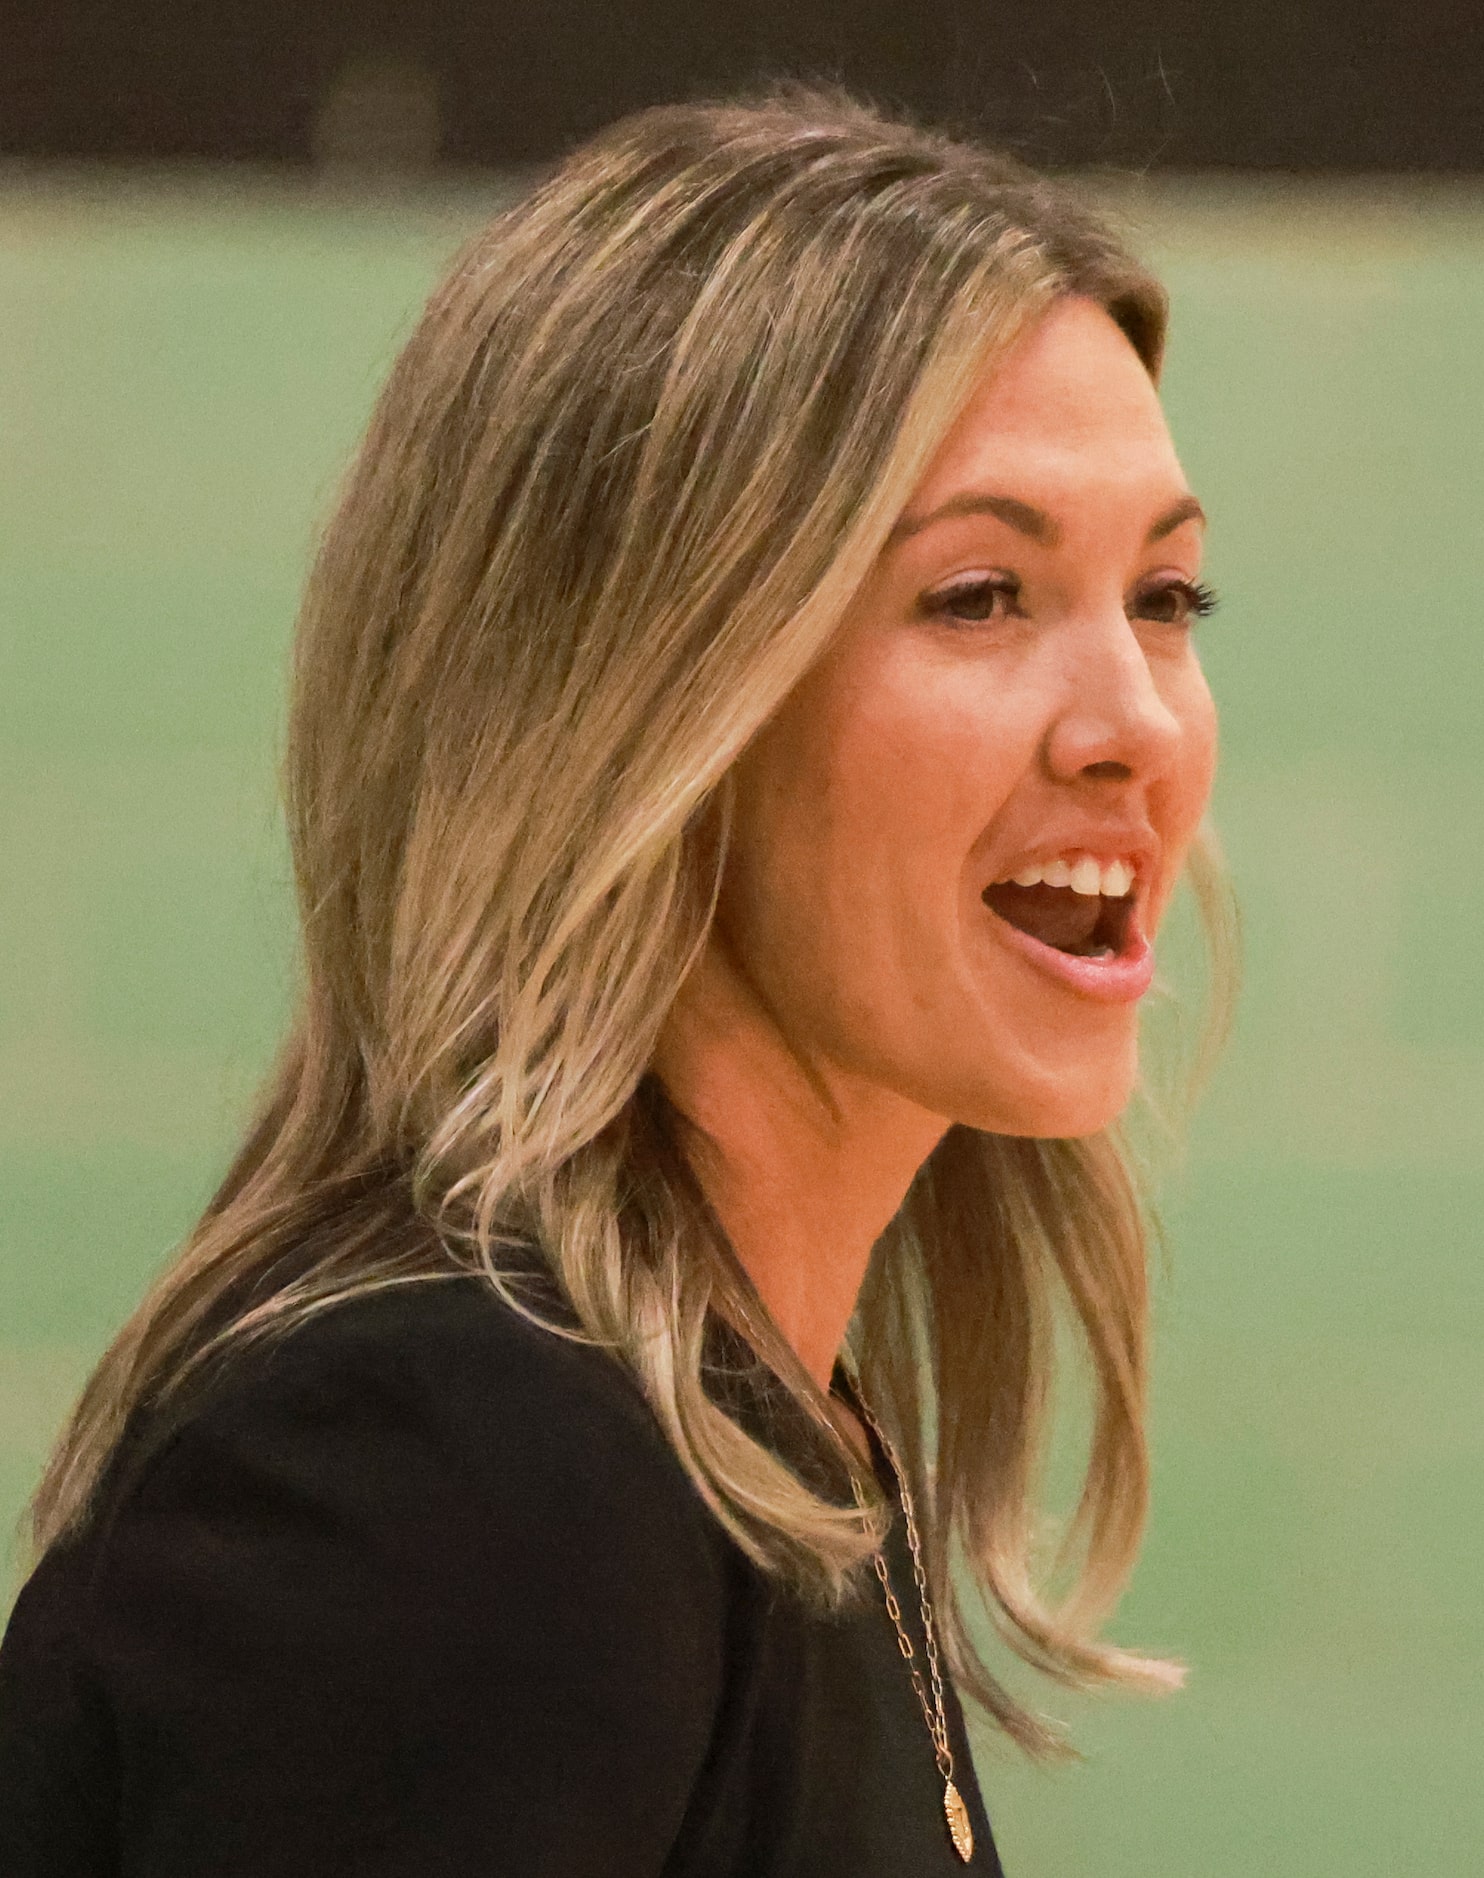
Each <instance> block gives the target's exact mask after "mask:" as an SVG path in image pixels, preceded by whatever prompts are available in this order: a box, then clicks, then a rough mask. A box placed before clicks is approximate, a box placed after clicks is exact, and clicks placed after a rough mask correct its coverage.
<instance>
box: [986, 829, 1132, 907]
mask: <svg viewBox="0 0 1484 1878" xmlns="http://www.w3.org/2000/svg"><path fill="white" fill-rule="evenodd" d="M1060 854H1091V855H1095V856H1096V858H1097V859H1098V860H1100V861H1128V862H1129V863H1130V864H1131V865H1132V867H1133V870H1134V892H1135V893H1136V894H1137V893H1139V892H1140V890H1141V889H1142V888H1143V887H1144V885H1145V883H1146V882H1147V881H1148V879H1149V876H1150V874H1151V873H1152V872H1153V871H1154V864H1155V862H1156V860H1157V859H1158V857H1159V842H1158V840H1157V839H1156V837H1155V834H1154V831H1153V829H1152V828H1150V827H1149V826H1148V824H1147V823H1137V822H1135V823H1116V824H1115V823H1110V822H1099V823H1096V824H1094V823H1083V824H1081V825H1080V826H1078V827H1068V828H1063V829H1057V830H1055V831H1053V832H1048V833H1045V834H1041V835H1038V836H1037V837H1036V839H1035V841H1034V842H1028V843H1027V844H1026V845H1025V846H1024V847H1023V848H1017V849H1015V850H1013V851H1012V852H1011V853H1009V854H1008V855H1006V856H1005V857H1004V858H1003V859H1001V860H999V861H997V862H996V863H995V871H994V873H993V874H991V875H990V876H989V878H988V879H987V880H986V881H985V882H984V886H985V887H986V888H989V887H993V886H995V885H997V884H998V883H999V882H1000V881H1004V880H1010V879H1011V878H1012V877H1013V876H1014V875H1016V874H1018V873H1020V872H1021V871H1022V870H1023V869H1024V868H1027V867H1030V866H1031V865H1032V864H1033V863H1036V862H1042V861H1051V860H1054V859H1055V858H1056V857H1057V856H1058V855H1060Z"/></svg>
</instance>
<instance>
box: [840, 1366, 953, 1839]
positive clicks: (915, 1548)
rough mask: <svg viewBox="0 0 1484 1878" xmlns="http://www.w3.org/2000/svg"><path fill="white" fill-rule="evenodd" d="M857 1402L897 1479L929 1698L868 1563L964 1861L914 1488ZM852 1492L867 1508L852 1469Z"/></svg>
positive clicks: (902, 1628) (876, 1560) (858, 1400)
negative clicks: (923, 1724)
mask: <svg viewBox="0 0 1484 1878" xmlns="http://www.w3.org/2000/svg"><path fill="white" fill-rule="evenodd" d="M851 1394H852V1396H853V1397H854V1398H855V1406H856V1407H857V1408H858V1409H859V1410H860V1412H861V1414H862V1415H863V1416H864V1417H865V1419H866V1421H867V1422H869V1423H870V1425H871V1428H872V1430H873V1431H874V1433H875V1436H876V1439H877V1440H878V1441H879V1442H880V1443H881V1449H882V1452H883V1453H884V1454H885V1456H886V1460H887V1465H888V1466H889V1467H890V1468H891V1471H892V1475H893V1477H894V1479H895V1481H896V1487H897V1498H898V1499H899V1500H900V1501H901V1503H902V1515H903V1520H904V1523H905V1525H906V1527H907V1545H908V1547H909V1549H910V1551H911V1553H912V1576H913V1579H914V1580H915V1582H916V1585H917V1602H918V1606H919V1608H920V1610H921V1612H922V1640H923V1642H924V1644H925V1645H926V1646H927V1665H928V1679H929V1683H930V1684H931V1687H932V1700H931V1702H930V1701H929V1700H928V1689H927V1686H926V1685H924V1683H923V1680H922V1671H921V1669H919V1667H918V1664H917V1652H916V1650H915V1649H914V1648H913V1645H912V1639H911V1638H910V1637H909V1636H908V1635H907V1627H906V1625H905V1624H904V1623H903V1622H902V1607H901V1605H900V1604H899V1603H898V1602H897V1594H896V1592H895V1591H893V1590H892V1587H891V1574H890V1573H889V1572H888V1571H887V1569H886V1557H885V1555H884V1553H882V1552H881V1551H879V1550H878V1551H876V1552H873V1553H872V1555H871V1563H872V1564H873V1565H874V1566H875V1567H876V1576H877V1577H878V1578H879V1579H880V1580H881V1589H882V1590H883V1591H884V1592H885V1593H886V1610H887V1615H888V1616H889V1617H890V1618H891V1621H892V1628H893V1629H894V1630H895V1631H896V1633H897V1648H898V1649H899V1650H900V1651H901V1652H902V1657H903V1660H904V1661H905V1662H906V1665H907V1672H908V1674H909V1675H910V1676H911V1678H912V1687H913V1688H914V1689H915V1690H916V1692H917V1701H918V1705H919V1706H920V1707H921V1709H922V1718H923V1720H924V1721H925V1722H926V1723H927V1727H928V1733H929V1735H931V1737H932V1742H933V1755H934V1757H935V1759H936V1760H937V1763H938V1772H939V1774H940V1775H941V1776H942V1780H943V1816H944V1818H945V1819H946V1820H947V1821H948V1836H949V1838H950V1839H951V1840H952V1841H953V1849H954V1851H955V1852H957V1853H958V1855H959V1857H960V1858H961V1859H962V1860H963V1862H964V1863H965V1864H966V1865H967V1864H968V1862H969V1860H970V1859H971V1858H972V1857H973V1856H974V1828H973V1826H972V1825H971V1824H970V1822H969V1809H968V1807H966V1806H965V1805H964V1801H963V1795H962V1794H961V1793H960V1792H959V1790H958V1788H957V1787H956V1786H955V1785H954V1784H953V1749H952V1747H951V1746H950V1745H949V1741H948V1717H947V1715H946V1713H945V1712H944V1708H943V1675H942V1671H941V1670H940V1669H939V1667H938V1643H937V1638H936V1636H935V1634H934V1626H933V1604H932V1599H931V1598H930V1597H929V1596H928V1585H927V1572H926V1571H925V1570H924V1569H923V1563H922V1546H921V1544H920V1543H919V1540H918V1536H917V1521H916V1519H915V1517H914V1516H913V1512H912V1494H911V1492H910V1491H909V1489H908V1486H907V1476H906V1474H905V1473H904V1472H903V1470H902V1464H901V1462H900V1461H899V1460H898V1459H897V1453H896V1449H895V1448H894V1447H893V1446H892V1444H891V1442H890V1440H889V1439H888V1438H887V1433H886V1430H885V1429H884V1428H883V1427H882V1426H881V1424H880V1422H878V1421H877V1419H876V1417H875V1416H874V1415H873V1414H872V1413H871V1411H870V1409H869V1408H868V1407H867V1406H866V1403H865V1401H864V1400H863V1398H862V1396H861V1394H860V1391H859V1390H858V1389H856V1388H852V1389H851ZM852 1480H853V1482H854V1486H855V1497H856V1501H857V1503H858V1504H859V1505H860V1507H861V1508H862V1510H864V1508H865V1504H866V1502H865V1496H864V1495H863V1493H862V1492H861V1484H860V1480H859V1478H858V1477H856V1476H855V1475H854V1472H853V1470H852Z"/></svg>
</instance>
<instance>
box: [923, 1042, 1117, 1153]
mask: <svg viewBox="0 0 1484 1878" xmlns="http://www.w3.org/2000/svg"><path fill="white" fill-rule="evenodd" d="M1018 1069H1019V1074H1016V1075H1014V1076H1005V1077H1001V1078H996V1080H995V1082H994V1083H993V1085H992V1086H988V1087H986V1086H985V1084H984V1082H983V1080H982V1071H981V1078H980V1079H979V1080H978V1083H977V1086H976V1087H972V1088H968V1089H966V1088H960V1089H959V1090H957V1091H956V1092H955V1099H954V1100H953V1102H952V1105H951V1106H950V1107H949V1108H947V1109H946V1110H945V1111H944V1112H945V1113H947V1114H949V1115H950V1117H951V1118H952V1120H954V1121H956V1122H959V1123H962V1124H963V1125H964V1126H965V1127H968V1128H977V1129H979V1130H980V1131H981V1132H983V1133H985V1134H993V1135H1021V1136H1027V1137H1033V1138H1035V1139H1037V1140H1043V1141H1049V1140H1058V1141H1060V1140H1075V1139H1077V1138H1078V1137H1080V1136H1084V1135H1096V1134H1100V1133H1101V1132H1102V1130H1103V1129H1105V1128H1108V1127H1110V1126H1111V1125H1112V1124H1113V1123H1114V1122H1116V1121H1117V1120H1118V1118H1119V1116H1121V1115H1122V1114H1123V1112H1124V1110H1125V1109H1126V1108H1127V1107H1128V1105H1129V1102H1130V1101H1131V1100H1132V1098H1133V1093H1134V1089H1135V1086H1136V1085H1137V1082H1138V1075H1139V1061H1138V1050H1137V1047H1135V1048H1134V1049H1133V1050H1132V1051H1130V1052H1128V1053H1127V1054H1126V1055H1125V1054H1123V1053H1120V1055H1119V1057H1118V1058H1117V1060H1115V1061H1107V1062H1099V1063H1097V1064H1095V1065H1094V1064H1088V1063H1082V1064H1080V1065H1076V1066H1073V1067H1057V1068H1055V1069H1051V1068H1048V1069H1047V1070H1046V1071H1045V1072H1044V1073H1043V1074H1041V1075H1035V1074H1027V1073H1026V1071H1025V1066H1024V1065H1020V1066H1018Z"/></svg>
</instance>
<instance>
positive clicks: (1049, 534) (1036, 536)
mask: <svg viewBox="0 0 1484 1878" xmlns="http://www.w3.org/2000/svg"><path fill="white" fill-rule="evenodd" d="M959 515H993V516H995V517H996V518H997V519H998V520H1000V521H1002V522H1004V523H1005V524H1006V525H1007V526H1008V527H1010V528H1013V529H1014V530H1015V531H1016V533H1017V534H1021V535H1026V536H1028V537H1029V538H1030V539H1031V540H1032V541H1036V542H1039V543H1040V544H1041V546H1042V547H1044V548H1055V547H1057V546H1059V545H1060V542H1061V538H1062V531H1061V524H1060V523H1059V522H1057V521H1055V520H1054V519H1053V518H1052V517H1051V516H1049V515H1048V514H1047V513H1046V511H1045V510H1044V509H1038V508H1034V507H1033V506H1032V505H1031V504H1030V503H1029V502H1021V501H1019V500H1018V499H1017V498H1016V497H1015V496H997V495H991V494H990V493H989V492H988V491H985V490H966V491H965V492H964V494H963V495H959V496H950V497H949V499H948V500H947V501H946V502H944V503H942V504H941V505H940V506H939V507H938V508H936V509H933V510H931V511H930V512H929V513H928V514H927V515H919V516H917V517H915V518H907V517H904V518H903V519H902V520H901V521H899V522H898V523H897V525H896V527H895V528H893V529H892V531H891V536H890V539H891V540H892V541H894V542H896V541H906V540H908V539H909V538H910V537H911V536H913V535H919V534H921V533H922V531H923V529H924V528H931V527H932V525H933V523H934V522H943V521H947V520H948V519H949V518H950V517H953V516H959ZM1205 519H1206V511H1205V510H1204V509H1203V508H1202V507H1201V505H1200V503H1199V502H1198V501H1197V500H1196V498H1195V497H1194V496H1182V497H1181V498H1180V500H1179V501H1178V502H1177V503H1175V504H1174V506H1173V507H1172V508H1168V509H1166V510H1165V512H1164V514H1163V515H1161V516H1160V517H1159V519H1158V520H1157V521H1156V522H1155V523H1154V525H1153V526H1152V527H1151V528H1150V530H1149V533H1148V534H1147V535H1146V536H1145V537H1144V544H1145V546H1146V547H1152V546H1153V544H1154V543H1155V542H1156V541H1163V540H1164V538H1165V536H1166V535H1173V534H1174V532H1175V530H1176V529H1177V528H1179V527H1181V526H1183V524H1184V523H1186V522H1204V521H1205Z"/></svg>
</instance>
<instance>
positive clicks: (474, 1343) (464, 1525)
mask: <svg viewBox="0 0 1484 1878" xmlns="http://www.w3.org/2000/svg"><path fill="white" fill-rule="evenodd" d="M184 1504H189V1505H190V1506H191V1507H192V1508H193V1509H195V1511H196V1512H197V1513H199V1514H207V1513H211V1514H213V1515H216V1516H220V1517H221V1518H222V1519H223V1520H229V1521H233V1522H235V1525H236V1529H237V1530H238V1531H239V1532H240V1531H242V1530H243V1528H244V1522H245V1520H246V1519H247V1516H248V1515H249V1514H251V1513H257V1514H258V1515H260V1516H261V1517H263V1518H265V1519H267V1518H273V1519H279V1518H284V1517H287V1516H288V1515H289V1514H290V1513H291V1512H294V1513H296V1515H297V1518H298V1520H299V1523H300V1525H301V1526H303V1525H304V1524H305V1523H306V1522H307V1521H308V1520H309V1516H310V1513H311V1509H313V1510H314V1511H315V1512H317V1514H318V1516H319V1523H320V1525H321V1526H325V1527H327V1528H328V1527H329V1526H331V1525H333V1528H334V1530H335V1531H337V1532H338V1533H339V1534H340V1535H341V1536H342V1537H343V1538H345V1539H349V1538H350V1537H351V1536H352V1535H354V1534H359V1535H360V1536H361V1537H362V1538H363V1540H364V1541H365V1542H366V1544H368V1545H371V1544H374V1546H375V1549H376V1553H377V1557H378V1562H379V1563H380V1564H381V1566H382V1567H383V1568H384V1569H388V1570H390V1569H393V1568H394V1567H395V1568H400V1569H401V1570H403V1571H409V1572H410V1571H415V1570H418V1569H420V1568H423V1569H425V1568H428V1567H430V1566H431V1565H432V1564H433V1562H434V1561H435V1560H436V1565H437V1573H438V1576H439V1578H440V1579H441V1580H442V1581H443V1582H444V1583H445V1584H450V1583H456V1582H457V1581H458V1580H459V1578H460V1577H461V1576H463V1575H472V1576H474V1577H475V1578H476V1579H477V1580H478V1581H479V1582H481V1583H483V1582H490V1581H491V1575H492V1574H493V1580H494V1581H496V1582H499V1583H500V1584H502V1586H503V1587H504V1588H505V1590H506V1592H507V1593H508V1592H509V1590H510V1589H511V1581H512V1578H514V1577H518V1578H519V1579H521V1580H522V1581H523V1582H524V1584H525V1587H526V1589H527V1591H528V1593H529V1595H530V1596H531V1598H532V1599H533V1600H534V1599H535V1598H536V1595H537V1592H538V1590H539V1583H540V1580H541V1579H542V1578H543V1577H546V1578H548V1579H552V1580H555V1581H557V1582H559V1583H561V1584H564V1585H566V1586H567V1587H569V1588H570V1589H572V1590H576V1589H578V1588H579V1587H581V1586H583V1585H586V1586H587V1588H589V1589H591V1590H596V1589H597V1588H598V1587H597V1585H596V1584H595V1583H593V1582H592V1581H593V1580H594V1579H595V1578H596V1577H597V1576H598V1575H600V1574H602V1575H606V1576H607V1577H609V1578H611V1579H612V1580H613V1583H611V1584H610V1585H609V1586H608V1587H607V1590H608V1595H609V1596H610V1597H611V1596H617V1595H619V1594H620V1592H621V1590H622V1587H623V1585H624V1584H625V1583H627V1582H631V1581H633V1580H635V1578H636V1577H637V1579H638V1580H639V1581H642V1582H647V1583H649V1588H650V1590H651V1591H652V1592H658V1593H662V1594H663V1598H664V1601H665V1602H667V1603H669V1602H673V1601H677V1600H681V1599H683V1598H685V1597H691V1598H693V1599H700V1600H702V1601H703V1602H704V1601H706V1600H707V1599H708V1598H713V1597H714V1596H715V1595H717V1594H718V1592H719V1590H720V1584H719V1577H718V1574H719V1571H720V1560H721V1555H722V1550H723V1547H722V1545H721V1543H720V1541H721V1534H720V1530H719V1528H716V1527H715V1525H714V1522H713V1521H712V1520H711V1518H710V1517H709V1515H708V1514H707V1512H706V1509H705V1508H704V1506H703V1504H702V1502H701V1500H700V1497H699V1495H698V1494H697V1493H696V1492H695V1489H694V1488H693V1486H692V1485H691V1483H690V1481H689V1479H688V1478H687V1476H686V1475H685V1473H684V1471H683V1469H682V1468H681V1466H680V1464H679V1462H678V1460H677V1458H676V1457H675V1455H674V1453H673V1451H672V1449H671V1448H670V1446H669V1444H668V1443H667V1442H666V1440H665V1439H664V1437H663V1435H662V1433H661V1431H660V1428H659V1426H658V1424H657V1422H656V1421H655V1419H654V1416H653V1414H652V1413H651V1411H650V1409H649V1407H648V1404H647V1403H646V1402H645V1400H644V1398H643V1395H642V1393H641V1392H640V1390H639V1388H638V1385H637V1383H636V1381H635V1380H634V1378H633V1377H632V1376H631V1375H630V1373H629V1372H628V1371H627V1370H626V1369H625V1368H624V1367H623V1366H622V1365H621V1363H620V1362H619V1361H618V1360H617V1359H616V1358H615V1357H613V1356H612V1355H611V1354H609V1353H608V1352H606V1351H604V1350H601V1349H597V1348H595V1347H593V1346H592V1345H591V1344H589V1343H584V1342H579V1341H577V1340H576V1339H573V1338H570V1337H567V1336H564V1335H562V1334H560V1333H559V1332H557V1331H553V1330H550V1329H547V1328H545V1327H543V1326H542V1325H539V1324H536V1323H533V1322H531V1321H530V1320H529V1319H527V1318H525V1317H523V1316H522V1315H521V1314H520V1313H519V1312H517V1311H515V1310H513V1309H512V1308H511V1307H510V1306H509V1305H507V1304H506V1303H505V1302H504V1301H503V1300H501V1299H500V1298H498V1297H497V1296H495V1295H494V1293H493V1292H492V1291H490V1290H489V1289H488V1288H487V1287H486V1286H484V1285H483V1284H482V1283H481V1282H479V1281H476V1280H473V1279H456V1280H449V1281H438V1282H433V1283H428V1284H417V1285H408V1286H398V1287H395V1288H392V1289H388V1290H384V1291H381V1292H377V1293H373V1294H370V1295H368V1296H365V1297H362V1298H357V1299H353V1300H349V1301H346V1302H343V1303H340V1304H337V1305H333V1306H331V1307H329V1308H327V1309H326V1310H324V1311H322V1312H321V1313H320V1314H319V1315H317V1316H316V1317H313V1318H311V1319H309V1320H308V1321H307V1322H305V1323H303V1324H301V1325H299V1326H297V1327H296V1328H294V1329H293V1330H292V1331H290V1332H288V1333H287V1334H286V1335H283V1336H281V1337H276V1338H274V1339H271V1340H269V1341H268V1342H266V1343H264V1344H262V1345H260V1346H258V1347H255V1348H254V1347H249V1348H248V1349H246V1350H245V1351H244V1352H242V1353H241V1354H240V1355H239V1356H236V1357H229V1358H228V1360H227V1362H226V1364H225V1366H224V1368H223V1370H222V1372H221V1373H220V1374H219V1375H218V1376H217V1377H216V1379H215V1380H214V1381H213V1383H212V1384H211V1385H210V1387H209V1388H208V1390H207V1391H206V1392H205V1393H204V1394H203V1396H202V1398H201V1399H200V1400H198V1401H197V1402H196V1403H195V1405H194V1406H193V1407H192V1408H191V1409H190V1410H189V1411H188V1413H187V1414H186V1415H185V1416H184V1417H183V1419H181V1420H180V1421H179V1423H178V1425H176V1426H175V1427H174V1428H173V1429H172V1430H171V1431H170V1432H169V1434H168V1435H166V1436H165V1437H164V1438H163V1440H162V1441H161V1442H160V1443H159V1444H158V1445H157V1446H156V1447H154V1449H153V1451H152V1452H151V1453H150V1455H149V1458H148V1459H147V1460H146V1461H145V1462H144V1464H143V1466H142V1467H141V1468H140V1469H139V1471H138V1472H137V1474H135V1476H134V1479H133V1484H132V1485H131V1487H130V1488H129V1490H128V1492H127V1496H126V1498H125V1501H124V1503H123V1505H122V1506H121V1507H120V1509H119V1512H118V1515H117V1517H116V1520H115V1527H117V1526H118V1525H119V1524H123V1525H125V1526H127V1525H128V1524H129V1523H131V1522H132V1523H134V1524H136V1525H137V1524H139V1523H140V1522H144V1523H148V1522H149V1521H150V1520H152V1519H154V1518H157V1517H158V1516H159V1515H160V1514H162V1513H164V1512H166V1511H168V1509H170V1508H171V1507H174V1506H180V1505H184ZM109 1549H110V1550H111V1549H112V1542H111V1544H110V1548H109ZM661 1563H663V1566H664V1571H663V1577H662V1582H660V1583H659V1584H655V1583H653V1582H651V1577H652V1573H651V1567H653V1568H654V1570H658V1568H659V1566H660V1565H661ZM572 1601H573V1600H572V1599H571V1598H565V1599H564V1602H566V1603H567V1604H569V1605H570V1604H571V1602H572Z"/></svg>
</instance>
